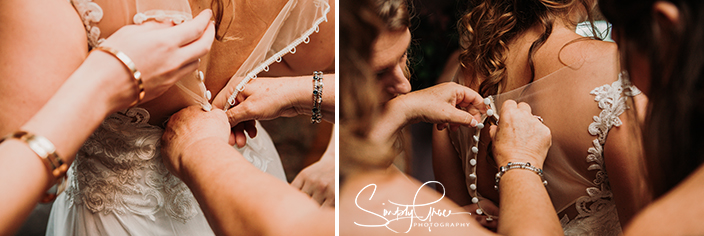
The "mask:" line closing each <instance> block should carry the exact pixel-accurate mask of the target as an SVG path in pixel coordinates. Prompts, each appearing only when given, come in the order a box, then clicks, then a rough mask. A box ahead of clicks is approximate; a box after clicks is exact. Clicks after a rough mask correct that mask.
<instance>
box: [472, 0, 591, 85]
mask: <svg viewBox="0 0 704 236" xmlns="http://www.w3.org/2000/svg"><path fill="white" fill-rule="evenodd" d="M577 4H579V5H581V7H582V9H583V10H585V11H586V12H587V18H588V20H589V22H593V20H594V18H595V15H596V14H597V13H595V12H594V11H593V10H594V9H593V7H591V6H590V4H589V3H588V1H587V0H470V4H469V8H468V9H469V10H468V12H467V13H465V14H464V16H462V18H461V19H460V22H459V26H458V29H459V34H460V45H461V47H462V50H461V52H460V64H461V65H462V66H463V67H464V68H467V69H469V71H472V73H474V75H473V76H471V77H472V78H473V81H468V82H469V83H470V84H471V83H473V82H474V81H476V80H478V79H483V80H482V82H481V84H480V85H479V91H478V92H479V93H480V94H481V95H482V96H488V95H493V94H496V93H499V92H501V91H502V88H503V87H504V86H505V84H506V78H507V73H506V59H507V55H506V54H507V53H508V43H509V42H510V41H511V40H512V39H513V38H515V37H516V36H518V35H520V34H521V33H523V32H524V31H525V30H527V29H529V28H531V27H533V26H534V25H536V24H540V25H542V27H543V28H544V29H545V30H544V31H543V33H542V35H541V36H540V37H539V38H538V39H537V40H536V41H534V42H533V44H532V45H531V47H530V51H529V57H528V62H529V64H530V70H531V74H532V76H531V78H532V79H534V78H533V77H534V76H535V69H534V66H533V55H534V54H535V52H536V51H537V50H538V49H539V48H540V47H541V46H542V45H543V44H544V43H545V41H547V39H548V37H550V34H551V33H552V28H553V23H554V21H555V19H556V17H562V16H566V15H567V14H568V13H569V11H570V10H572V9H575V8H574V7H573V6H575V5H577ZM577 23H579V22H573V24H575V25H576V24H577ZM592 28H593V29H594V27H592ZM593 33H594V35H595V36H596V35H598V34H597V33H596V32H595V31H594V32H593Z"/></svg>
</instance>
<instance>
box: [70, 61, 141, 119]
mask: <svg viewBox="0 0 704 236" xmlns="http://www.w3.org/2000/svg"><path fill="white" fill-rule="evenodd" d="M81 69H84V70H83V71H84V72H85V73H88V74H89V75H90V76H88V77H87V78H90V80H88V81H86V82H87V83H90V84H89V85H91V86H95V88H96V89H93V91H96V92H98V94H99V95H100V97H102V99H104V100H105V102H106V105H107V106H106V107H107V109H108V110H109V111H110V112H109V113H112V112H116V111H119V110H122V109H125V108H127V107H128V106H129V105H130V104H131V103H133V102H134V101H135V100H136V99H137V97H138V96H139V94H138V92H139V91H138V88H137V85H136V83H135V81H134V79H132V77H131V74H130V72H129V71H127V69H126V68H125V66H124V65H123V64H122V63H121V62H120V61H119V60H117V59H116V58H115V57H113V56H111V55H109V54H108V53H105V52H99V51H93V52H91V53H90V54H89V55H88V58H86V60H85V63H84V64H83V65H82V66H81Z"/></svg>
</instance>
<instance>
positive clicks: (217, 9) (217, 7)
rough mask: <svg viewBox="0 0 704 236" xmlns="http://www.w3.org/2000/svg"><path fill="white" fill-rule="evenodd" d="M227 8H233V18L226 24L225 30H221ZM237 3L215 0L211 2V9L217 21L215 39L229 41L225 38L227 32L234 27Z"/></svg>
mask: <svg viewBox="0 0 704 236" xmlns="http://www.w3.org/2000/svg"><path fill="white" fill-rule="evenodd" d="M227 7H231V8H232V14H233V17H232V18H231V19H230V21H228V22H225V28H220V27H221V26H222V25H223V20H222V18H223V16H224V15H225V9H226V8H227ZM234 7H235V3H234V1H233V0H213V1H212V2H210V8H211V9H212V10H213V18H214V21H215V31H216V33H215V39H217V40H218V41H227V40H228V39H227V37H225V33H226V32H227V30H228V29H230V26H231V25H232V22H233V21H234V20H235V16H234V14H235V10H234Z"/></svg>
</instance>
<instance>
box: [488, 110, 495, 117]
mask: <svg viewBox="0 0 704 236" xmlns="http://www.w3.org/2000/svg"><path fill="white" fill-rule="evenodd" d="M486 115H487V116H493V115H494V110H492V109H489V110H486Z"/></svg>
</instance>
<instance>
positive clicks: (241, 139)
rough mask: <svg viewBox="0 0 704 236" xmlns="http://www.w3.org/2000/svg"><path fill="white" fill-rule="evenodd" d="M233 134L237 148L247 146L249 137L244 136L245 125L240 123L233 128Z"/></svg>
mask: <svg viewBox="0 0 704 236" xmlns="http://www.w3.org/2000/svg"><path fill="white" fill-rule="evenodd" d="M231 130H232V133H233V134H234V136H235V144H237V147H239V148H242V147H244V145H246V144H247V137H246V136H245V134H244V123H239V124H237V125H235V127H232V129H231Z"/></svg>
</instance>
